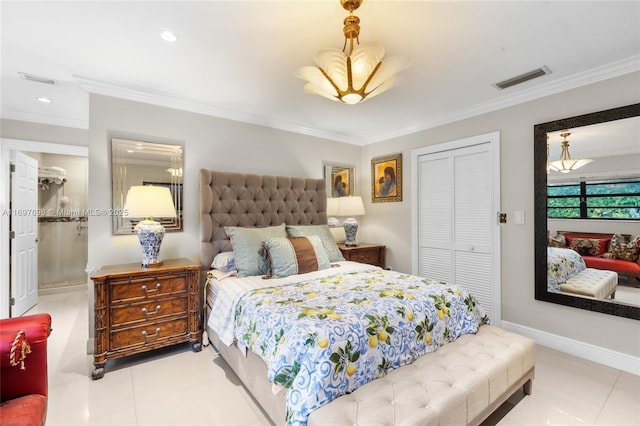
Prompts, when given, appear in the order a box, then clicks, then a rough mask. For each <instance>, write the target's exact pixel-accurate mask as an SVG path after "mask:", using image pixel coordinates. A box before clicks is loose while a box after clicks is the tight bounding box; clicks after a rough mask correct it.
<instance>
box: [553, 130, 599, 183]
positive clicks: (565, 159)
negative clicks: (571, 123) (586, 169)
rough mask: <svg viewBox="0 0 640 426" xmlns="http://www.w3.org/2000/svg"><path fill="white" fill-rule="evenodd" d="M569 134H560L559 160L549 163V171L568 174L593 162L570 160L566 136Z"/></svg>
mask: <svg viewBox="0 0 640 426" xmlns="http://www.w3.org/2000/svg"><path fill="white" fill-rule="evenodd" d="M570 134H571V133H569V132H562V133H560V137H561V138H563V141H562V152H561V153H560V159H559V160H556V161H552V162H551V163H549V166H550V167H551V170H555V171H557V172H560V173H569V172H571V171H573V170H577V169H579V168H580V167H582V166H584V165H587V164H589V163H591V162H592V161H593V160H589V159H582V160H574V159H572V158H571V154H569V141H568V140H567V136H569V135H570Z"/></svg>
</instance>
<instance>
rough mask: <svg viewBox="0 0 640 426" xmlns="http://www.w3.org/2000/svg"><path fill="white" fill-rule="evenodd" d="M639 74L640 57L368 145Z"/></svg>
mask: <svg viewBox="0 0 640 426" xmlns="http://www.w3.org/2000/svg"><path fill="white" fill-rule="evenodd" d="M636 71H640V55H635V56H631V57H629V58H626V59H622V60H620V61H616V62H612V63H609V64H606V65H602V66H599V67H596V68H592V69H590V70H586V71H582V72H580V73H577V74H572V75H570V76H567V77H563V78H561V79H558V80H555V81H551V82H549V83H544V84H541V85H539V86H535V87H530V88H528V89H525V90H523V91H520V92H516V93H513V94H511V95H507V96H504V97H502V98H500V99H498V100H496V101H490V102H483V103H479V104H476V105H472V106H470V107H468V108H465V109H462V110H459V111H456V112H455V113H453V114H445V115H442V116H440V117H436V118H435V119H433V120H430V121H429V122H427V123H423V124H422V125H420V126H416V127H412V128H409V129H404V130H401V131H398V132H390V133H386V134H383V135H381V136H380V137H378V138H376V139H375V140H369V141H368V143H376V142H382V141H386V140H389V139H393V138H397V137H400V136H405V135H408V134H412V133H417V132H420V131H423V130H427V129H431V128H433V127H437V126H442V125H444V124H449V123H453V122H456V121H460V120H464V119H467V118H471V117H475V116H477V115H481V114H486V113H488V112H492V111H497V110H499V109H502V108H507V107H510V106H514V105H518V104H522V103H525V102H529V101H533V100H535V99H539V98H543V97H545V96H550V95H554V94H556V93H561V92H565V91H567V90H571V89H575V88H578V87H581V86H586V85H587V84H592V83H597V82H599V81H604V80H608V79H610V78H615V77H619V76H621V75H625V74H629V73H632V72H636ZM507 90H508V89H507Z"/></svg>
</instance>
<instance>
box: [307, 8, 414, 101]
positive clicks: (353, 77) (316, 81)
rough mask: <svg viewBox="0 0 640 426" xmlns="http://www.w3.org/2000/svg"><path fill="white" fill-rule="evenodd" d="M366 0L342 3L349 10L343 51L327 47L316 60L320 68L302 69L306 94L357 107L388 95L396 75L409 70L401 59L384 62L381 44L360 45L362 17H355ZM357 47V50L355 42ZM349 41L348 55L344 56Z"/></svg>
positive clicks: (345, 22)
mask: <svg viewBox="0 0 640 426" xmlns="http://www.w3.org/2000/svg"><path fill="white" fill-rule="evenodd" d="M362 1H363V0H340V4H341V5H342V7H343V8H344V9H345V10H347V11H349V16H347V17H346V18H345V19H344V29H343V32H344V46H343V47H342V50H339V49H334V48H327V49H322V50H320V51H318V52H317V53H316V55H315V57H314V59H315V62H316V64H318V66H317V67H314V66H308V67H302V68H300V69H299V70H298V72H297V73H296V75H297V77H299V78H301V79H303V80H306V81H307V84H306V85H305V86H304V91H305V92H306V93H311V94H315V95H320V96H324V97H325V98H327V99H331V100H332V101H339V102H342V103H345V104H350V105H354V104H357V103H358V102H362V101H364V100H365V99H369V98H372V97H374V96H377V95H379V94H380V93H383V92H386V91H387V90H389V89H390V88H391V87H393V84H394V83H395V76H396V74H397V73H398V72H400V71H401V70H402V69H404V68H406V62H405V61H404V60H402V59H401V58H387V59H385V60H384V61H383V60H382V58H383V57H384V47H383V46H382V45H381V44H379V43H365V44H362V45H361V44H360V38H359V35H360V18H358V17H357V16H355V15H354V14H353V11H354V10H356V9H357V8H358V7H360V5H361V4H362ZM354 40H355V41H356V43H357V46H355V48H354V43H353V41H354ZM347 41H348V42H349V55H348V56H347V55H345V49H346V48H347Z"/></svg>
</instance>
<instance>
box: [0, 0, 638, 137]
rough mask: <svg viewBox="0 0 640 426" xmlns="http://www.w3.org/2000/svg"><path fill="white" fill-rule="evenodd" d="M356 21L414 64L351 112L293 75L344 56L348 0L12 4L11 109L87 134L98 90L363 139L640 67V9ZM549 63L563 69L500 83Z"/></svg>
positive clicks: (6, 72)
mask: <svg viewBox="0 0 640 426" xmlns="http://www.w3.org/2000/svg"><path fill="white" fill-rule="evenodd" d="M355 14H356V15H357V16H359V17H360V20H361V23H360V25H361V32H360V41H361V42H362V43H365V42H371V41H378V42H380V43H382V44H383V45H384V47H385V48H386V52H387V56H401V57H403V58H405V59H407V60H408V61H409V63H410V66H409V67H408V68H407V69H405V70H404V71H403V72H402V73H401V74H400V78H399V81H398V83H397V85H396V87H394V88H392V89H391V90H389V91H388V92H385V93H383V94H381V95H380V96H378V97H375V98H373V99H370V100H367V101H365V102H363V103H361V104H358V105H343V104H339V103H337V102H331V101H330V100H327V99H325V98H322V97H319V96H314V95H309V94H306V93H304V91H303V86H304V81H302V80H300V79H298V78H296V77H295V75H294V73H295V71H296V69H298V68H299V67H302V66H306V65H312V64H313V55H314V53H315V52H316V51H317V50H319V49H321V48H325V47H336V48H341V47H342V44H343V40H344V39H343V35H342V21H343V19H344V18H345V17H346V16H347V12H346V11H345V10H343V9H342V7H341V6H340V3H339V1H338V0H312V1H302V0H295V1H293V0H292V1H267V0H262V1H241V0H236V1H182V2H168V1H136V2H130V1H104V2H99V1H68V2H57V1H43V2H33V1H6V0H3V1H2V2H0V20H1V62H2V63H1V70H2V77H1V86H0V89H1V105H0V106H1V110H0V114H1V116H2V117H3V118H10V119H18V120H26V121H33V122H42V123H48V124H57V125H64V126H71V127H78V128H88V121H89V120H88V118H89V111H88V108H89V95H88V93H89V92H91V93H97V94H103V95H108V96H115V97H120V98H125V99H132V100H137V101H142V102H149V103H153V104H157V105H164V106H169V107H173V108H178V109H184V110H188V111H194V112H199V113H204V114H209V115H213V116H218V117H223V118H228V119H233V120H239V121H243V122H248V123H255V124H260V125H265V126H270V127H274V128H278V129H285V130H289V131H293V132H298V133H302V134H308V135H314V136H319V137H324V138H329V139H333V140H337V141H342V142H347V143H352V144H357V145H366V144H369V143H373V142H377V141H381V140H387V139H390V138H393V137H396V136H400V135H403V134H407V133H412V132H416V131H419V130H422V129H426V128H429V127H433V126H436V125H440V124H444V123H447V122H452V121H455V120H458V119H462V118H467V117H470V116H474V115H478V114H481V113H484V112H488V111H492V110H495V109H499V108H502V107H506V106H510V105H514V104H517V103H521V102H524V101H527V100H531V99H535V98H538V97H541V96H545V95H549V94H552V93H557V92H560V91H563V90H567V89H570V88H573V87H578V86H580V85H583V84H587V83H592V82H594V81H599V80H603V79H607V78H611V77H615V76H618V75H622V74H626V73H629V72H633V71H637V70H640V2H637V1H626V2H613V1H568V2H558V1H533V2H523V1H499V2H485V1H468V2H456V1H406V2H405V1H376V0H365V2H364V4H363V5H362V6H361V7H360V9H358V10H357V11H356V12H355ZM162 29H170V30H172V31H173V32H175V34H176V35H177V37H178V41H177V42H176V43H173V44H168V43H166V42H164V41H163V40H161V39H160V37H159V31H160V30H162ZM542 66H546V67H548V68H549V69H550V70H551V74H548V75H545V76H542V77H539V78H537V79H534V80H531V81H528V82H525V83H523V84H520V85H517V86H513V87H510V88H507V89H504V90H499V89H497V88H496V87H495V86H494V84H495V83H498V82H500V81H503V80H506V79H509V78H512V77H514V76H517V75H520V74H523V73H525V72H528V71H531V70H533V69H536V68H539V67H542ZM19 72H24V73H29V74H33V75H37V76H43V77H47V78H51V79H54V80H56V84H55V85H47V84H43V83H36V82H33V81H28V80H26V79H24V78H23V77H21V75H20V74H19ZM38 96H46V97H48V98H50V99H52V103H50V104H43V103H41V102H38V101H36V97H38Z"/></svg>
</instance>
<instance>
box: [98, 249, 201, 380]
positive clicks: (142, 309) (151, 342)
mask: <svg viewBox="0 0 640 426" xmlns="http://www.w3.org/2000/svg"><path fill="white" fill-rule="evenodd" d="M199 272H200V265H199V264H198V263H195V262H192V261H190V260H188V259H173V260H165V261H164V264H163V265H162V266H160V267H157V268H147V269H145V268H142V267H141V266H140V263H129V264H125V265H109V266H104V267H103V268H102V269H100V270H99V271H98V272H97V273H95V274H94V275H93V276H92V277H91V279H92V280H93V283H94V294H95V300H94V305H95V308H94V313H95V348H94V355H93V364H94V366H95V369H94V370H93V372H92V373H91V377H92V378H93V379H100V378H102V377H103V376H104V373H105V371H104V366H105V364H106V363H107V361H109V360H110V359H116V358H121V357H125V356H129V355H133V354H138V353H141V352H146V351H150V350H152V349H157V348H162V347H165V346H169V345H175V344H177V343H183V342H191V343H192V345H193V350H194V351H195V352H197V351H200V350H201V349H202V328H201V325H200V309H199V306H200V289H199Z"/></svg>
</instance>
